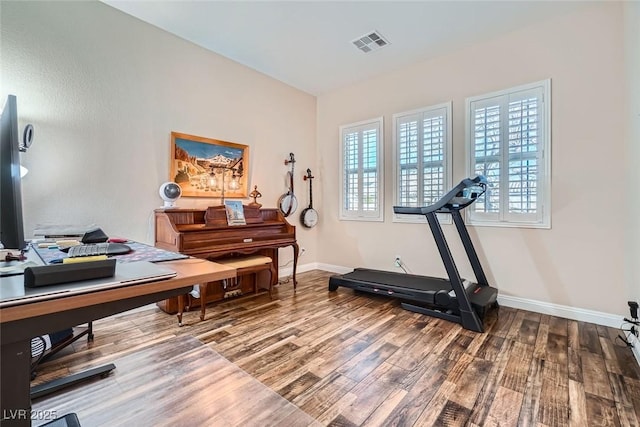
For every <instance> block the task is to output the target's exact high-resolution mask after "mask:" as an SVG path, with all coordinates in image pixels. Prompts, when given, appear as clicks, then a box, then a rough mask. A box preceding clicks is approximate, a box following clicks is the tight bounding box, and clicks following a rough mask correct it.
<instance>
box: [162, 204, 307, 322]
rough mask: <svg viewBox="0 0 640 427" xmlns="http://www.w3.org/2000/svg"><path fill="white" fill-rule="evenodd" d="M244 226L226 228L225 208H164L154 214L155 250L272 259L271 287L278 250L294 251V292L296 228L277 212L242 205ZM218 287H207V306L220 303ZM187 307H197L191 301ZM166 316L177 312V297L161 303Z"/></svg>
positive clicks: (213, 257)
mask: <svg viewBox="0 0 640 427" xmlns="http://www.w3.org/2000/svg"><path fill="white" fill-rule="evenodd" d="M244 216H245V219H246V225H228V222H227V215H226V210H225V207H224V206H222V205H221V206H212V207H209V208H207V209H182V208H166V209H156V210H155V246H156V247H158V248H162V249H166V250H170V251H175V252H180V253H183V254H186V255H190V256H193V257H196V258H203V259H207V260H210V261H215V260H216V259H220V258H229V257H234V256H241V255H247V254H259V255H264V256H268V257H270V258H271V259H272V268H271V271H272V272H275V274H271V275H270V276H271V278H270V280H271V284H272V285H275V284H276V283H277V282H278V274H277V272H278V248H283V247H288V246H291V247H292V248H293V276H292V280H293V286H294V289H295V288H296V285H297V281H296V268H297V265H298V251H299V248H298V243H297V242H296V228H295V226H293V225H291V224H289V223H288V222H287V220H286V219H285V218H284V216H283V215H282V213H281V212H280V211H279V210H278V209H271V208H265V209H260V208H258V207H254V206H249V205H245V206H244ZM223 298H224V292H223V291H222V289H221V288H220V284H219V283H215V282H212V283H209V284H208V287H207V303H209V302H214V301H217V300H222V299H223ZM190 305H194V306H195V305H199V302H198V301H192V304H190ZM158 306H159V307H160V308H161V309H162V310H164V311H166V312H167V313H176V312H177V311H178V301H177V297H176V298H172V299H168V300H164V301H160V302H158Z"/></svg>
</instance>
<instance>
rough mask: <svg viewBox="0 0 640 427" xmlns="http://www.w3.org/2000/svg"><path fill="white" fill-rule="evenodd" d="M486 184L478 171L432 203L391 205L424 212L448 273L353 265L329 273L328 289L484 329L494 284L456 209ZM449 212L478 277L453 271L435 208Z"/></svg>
mask: <svg viewBox="0 0 640 427" xmlns="http://www.w3.org/2000/svg"><path fill="white" fill-rule="evenodd" d="M486 189H487V181H486V179H485V178H484V177H483V176H480V175H479V176H476V177H475V178H465V179H463V180H462V181H460V183H459V184H458V185H456V186H455V187H454V188H453V189H452V190H451V191H449V192H448V193H447V194H445V195H444V196H443V197H442V198H441V199H440V200H439V201H437V202H436V203H434V204H432V205H430V206H426V207H417V208H413V207H403V206H394V207H393V211H394V212H395V213H396V214H409V215H424V216H425V217H426V218H427V221H428V223H429V227H430V228H431V232H432V233H433V238H434V239H435V241H436V245H437V246H438V251H439V252H440V256H441V257H442V262H443V263H444V266H445V269H446V271H447V275H448V276H449V278H448V279H442V278H438V277H429V276H419V275H414V274H405V273H396V272H391V271H382V270H371V269H367V268H356V269H355V270H354V271H352V272H351V273H347V274H342V275H334V276H331V277H330V278H329V291H336V290H337V289H338V287H339V286H343V287H346V288H351V289H355V290H357V291H363V292H367V293H372V294H376V295H384V296H388V297H392V298H398V299H400V300H401V305H402V308H404V309H406V310H410V311H413V312H416V313H422V314H426V315H429V316H434V317H437V318H440V319H445V320H448V321H451V322H456V323H459V324H461V325H462V327H463V328H465V329H469V330H471V331H475V332H484V328H483V324H482V321H483V319H484V315H485V314H486V312H487V311H488V310H489V309H491V308H494V307H495V308H497V307H498V302H497V300H496V299H497V297H498V290H497V289H496V288H493V287H491V286H489V284H488V283H487V277H486V276H485V274H484V270H483V269H482V265H480V260H479V259H478V255H477V253H476V251H475V248H474V247H473V243H472V242H471V238H470V237H469V232H468V231H467V228H466V226H465V224H464V220H463V219H462V215H461V214H460V211H461V210H462V209H464V208H466V207H467V206H469V205H471V204H472V203H473V202H475V201H476V200H477V199H478V198H479V197H480V196H482V195H483V194H484V193H485V191H486ZM438 213H446V214H450V215H451V217H452V218H453V222H454V224H455V225H456V229H457V230H458V234H459V235H460V239H461V240H462V244H463V246H464V249H465V251H466V253H467V257H468V258H469V262H470V263H471V267H472V268H473V273H474V274H475V276H476V281H477V282H475V283H474V282H471V281H468V280H464V279H462V278H461V277H460V273H458V268H457V267H456V264H455V262H454V261H453V257H452V255H451V251H450V250H449V246H448V245H447V241H446V239H445V237H444V233H443V232H442V228H441V227H440V222H439V221H438V217H437V215H436V214H438Z"/></svg>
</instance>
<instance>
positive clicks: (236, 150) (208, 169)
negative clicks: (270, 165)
mask: <svg viewBox="0 0 640 427" xmlns="http://www.w3.org/2000/svg"><path fill="white" fill-rule="evenodd" d="M248 172H249V146H248V145H242V144H237V143H235V142H228V141H220V140H218V139H211V138H204V137H201V136H193V135H187V134H184V133H177V132H171V174H170V177H169V179H170V180H171V181H174V182H175V183H177V184H178V185H179V186H180V188H181V189H182V195H183V196H186V197H225V198H226V197H229V198H238V197H240V198H241V197H248V189H247V187H248V182H249V177H248V175H249V174H248Z"/></svg>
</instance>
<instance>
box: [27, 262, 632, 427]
mask: <svg viewBox="0 0 640 427" xmlns="http://www.w3.org/2000/svg"><path fill="white" fill-rule="evenodd" d="M329 276H330V273H327V272H322V271H313V272H308V273H303V274H300V275H299V277H298V279H299V283H298V291H297V292H296V293H295V294H294V293H293V291H292V286H291V284H290V283H289V284H283V285H280V286H277V287H276V288H274V292H273V295H274V298H273V300H270V299H269V296H268V295H267V294H261V295H258V296H249V297H243V298H240V299H235V300H232V301H228V302H224V303H222V304H218V305H211V306H209V307H208V308H207V318H206V320H205V321H204V322H201V321H200V319H199V312H196V311H193V312H188V313H186V314H185V316H184V322H185V326H183V327H182V328H179V327H178V326H177V320H176V317H175V316H171V315H167V314H165V313H163V312H161V311H160V310H159V309H157V308H150V309H145V310H137V311H134V312H128V313H123V314H121V315H117V316H113V317H110V318H108V319H103V320H100V321H97V322H95V323H94V331H95V341H94V342H93V343H89V344H88V343H87V342H86V341H84V340H80V341H79V342H76V343H75V344H74V347H75V348H74V350H75V352H67V354H63V355H62V356H61V357H59V358H57V359H55V360H51V361H49V362H47V363H46V364H44V365H43V366H41V367H40V369H39V371H38V372H39V375H38V377H37V378H36V380H35V381H34V383H33V384H36V383H38V382H42V381H44V380H48V379H52V378H55V377H59V376H63V375H65V374H67V373H73V372H77V371H79V370H82V369H86V368H88V367H92V366H96V365H99V364H101V363H105V362H110V361H112V360H114V359H117V358H119V357H124V356H127V355H133V354H136V352H139V351H145V349H148V348H149V347H150V346H154V345H157V344H158V343H162V342H166V341H167V340H168V339H170V338H171V337H174V336H185V335H186V336H192V337H195V338H197V339H198V340H200V341H201V342H202V343H204V344H205V345H207V346H209V347H210V348H211V349H213V350H215V352H217V353H219V354H220V355H222V356H224V357H225V358H226V359H228V360H229V361H231V362H233V363H234V364H236V365H237V366H238V367H240V368H241V369H243V370H244V371H246V372H247V373H249V374H250V375H251V376H252V377H254V378H256V379H257V380H259V381H260V382H261V383H262V384H264V385H266V386H267V387H269V388H270V389H272V390H273V391H275V392H277V393H278V394H280V395H281V396H282V397H284V398H285V399H287V400H288V401H289V402H291V403H293V404H294V405H296V406H297V407H298V408H300V409H301V410H302V411H304V412H305V413H306V414H308V415H309V416H310V417H312V418H313V419H315V420H316V421H317V423H318V424H319V425H327V426H359V425H362V426H390V425H396V426H436V425H437V426H539V427H543V426H640V367H639V366H638V364H637V363H636V361H635V359H634V358H633V355H632V353H631V351H630V350H629V349H628V348H626V347H625V346H623V345H622V343H621V342H620V341H619V340H616V336H617V334H618V331H617V330H615V329H611V328H606V327H602V326H599V325H593V324H588V323H582V322H576V321H572V320H567V319H562V318H557V317H552V316H547V315H541V314H537V313H532V312H528V311H523V310H515V309H510V308H506V307H501V308H500V310H499V312H498V313H492V314H490V315H489V316H488V318H487V319H485V320H486V330H487V332H486V333H483V334H478V333H474V332H470V331H467V330H464V329H462V328H461V327H460V326H459V325H457V324H454V323H450V322H447V321H444V320H440V319H435V318H431V317H426V316H423V315H420V314H416V313H411V312H408V311H405V310H403V309H402V308H400V307H399V304H398V301H395V300H390V299H384V298H379V297H376V296H368V295H366V296H364V295H360V294H357V293H355V292H354V291H352V290H350V289H345V288H339V289H338V291H337V292H328V291H327V284H328V278H329ZM139 363H141V364H143V365H144V364H145V363H149V362H148V361H145V360H140V362H139ZM152 363H153V366H157V367H158V369H161V368H162V366H163V363H162V361H159V360H154V361H152ZM185 363H190V364H189V366H190V369H193V370H195V371H194V372H190V373H189V374H188V375H186V376H185V378H184V381H183V385H184V386H185V387H186V382H188V381H189V378H199V374H198V370H199V368H198V367H197V366H198V364H197V363H195V364H194V363H192V361H191V360H188V358H187V357H186V356H185ZM201 364H202V365H204V364H206V361H204V360H203V361H202V363H201ZM116 366H117V365H116ZM129 368H130V369H135V366H130V365H127V366H122V367H120V366H117V369H116V371H118V370H124V369H129ZM202 372H203V374H204V375H211V374H205V373H206V372H208V371H207V370H206V367H205V366H202ZM97 381H104V380H97ZM198 384H199V386H202V383H201V382H198ZM79 387H84V386H82V385H81V386H79ZM139 387H141V388H143V389H144V388H145V387H147V385H146V384H144V383H141V384H140V385H139ZM208 387H210V389H211V392H212V395H213V394H215V391H216V387H217V379H216V378H215V377H214V376H212V377H211V379H210V384H209V385H208ZM167 392H170V391H167ZM65 395H67V393H62V394H60V395H58V396H52V397H48V398H44V399H42V402H35V404H34V407H36V405H44V404H46V403H47V402H49V401H50V399H61V398H62V399H63V398H64V396H65ZM161 395H162V394H161V393H160V394H159V396H161ZM109 398H110V399H113V398H116V397H113V396H109ZM237 399H239V400H240V401H246V402H251V403H247V404H248V405H252V407H253V408H256V407H257V408H259V409H260V410H262V411H264V412H265V413H269V412H270V411H272V408H271V407H269V405H267V404H262V403H260V402H254V401H252V396H237ZM162 402H163V401H162V400H158V402H157V403H162ZM166 402H168V403H163V404H162V405H160V406H161V408H156V410H159V411H162V412H164V414H165V416H166V418H167V419H173V420H179V419H180V418H179V414H180V413H181V411H185V410H186V409H185V408H188V407H189V405H192V404H193V405H196V404H198V401H197V400H195V399H194V401H193V402H192V401H191V400H190V399H189V397H188V394H187V395H185V397H184V401H183V402H180V404H178V403H176V402H175V401H173V400H167V401H166ZM87 403H88V402H86V401H85V400H84V399H83V398H75V399H74V400H71V401H69V399H67V402H66V403H65V405H68V406H65V408H72V407H74V405H76V406H77V407H82V405H83V404H87ZM130 403H131V402H130ZM141 404H143V403H141ZM107 419H108V418H107ZM116 419H117V418H116V417H115V415H114V418H113V420H116ZM81 421H82V420H81ZM185 422H186V421H185ZM100 425H121V424H119V423H118V422H116V421H113V422H106V423H105V424H100ZM136 425H144V424H138V423H136ZM148 425H154V424H153V423H150V424H148ZM176 425H202V426H218V425H230V426H231V425H247V424H246V423H242V424H237V423H235V421H234V420H233V419H231V420H225V419H224V418H216V419H214V418H209V419H206V420H200V421H199V422H198V423H196V424H189V423H188V422H186V424H180V423H177V424H176ZM261 425H287V424H286V423H285V424H283V423H271V424H270V423H269V421H268V420H267V421H265V422H263V423H261ZM83 426H84V425H83ZM85 427H86V426H85ZM89 427H90V426H89Z"/></svg>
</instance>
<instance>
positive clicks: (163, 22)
mask: <svg viewBox="0 0 640 427" xmlns="http://www.w3.org/2000/svg"><path fill="white" fill-rule="evenodd" d="M103 2H104V3H106V4H108V5H110V6H113V7H115V8H117V9H120V10H121V11H123V12H125V13H128V14H130V15H132V16H135V17H137V18H138V19H140V20H142V21H145V22H148V23H150V24H153V25H155V26H157V27H159V28H161V29H163V30H166V31H168V32H170V33H173V34H175V35H177V36H179V37H181V38H183V39H186V40H189V41H191V42H193V43H195V44H197V45H200V46H202V47H204V48H206V49H209V50H211V51H213V52H216V53H218V54H220V55H223V56H225V57H227V58H230V59H232V60H234V61H236V62H239V63H241V64H244V65H246V66H248V67H250V68H253V69H255V70H257V71H259V72H261V73H264V74H266V75H268V76H270V77H273V78H275V79H277V80H280V81H282V82H284V83H287V84H289V85H291V86H293V87H295V88H298V89H300V90H303V91H305V92H308V93H310V94H313V95H320V94H322V93H325V92H329V91H331V90H334V89H337V88H340V87H343V86H347V85H350V84H353V83H355V82H357V81H360V80H363V79H367V78H370V77H373V76H375V75H377V74H381V73H385V72H389V71H392V70H394V69H398V68H402V67H406V66H407V65H409V64H412V63H415V62H418V61H423V60H426V59H428V58H431V57H434V56H437V55H441V54H443V53H446V52H447V51H450V50H452V49H459V48H462V47H464V46H465V45H469V44H471V43H475V42H477V41H479V40H483V39H487V38H490V37H493V36H496V35H498V34H502V33H505V32H509V31H512V30H514V29H516V28H518V27H520V26H523V25H528V24H530V23H533V22H535V21H539V20H542V19H546V18H549V17H552V16H554V15H558V14H563V13H566V12H569V11H571V10H574V9H576V8H578V7H584V5H585V4H588V2H579V1H569V2H562V1H524V0H522V1H521V0H515V1H479V0H476V1H452V0H449V1H202V0H200V1H192V0H181V1H167V0H162V1H148V0H145V1H138V0H124V1H122V0H103ZM372 30H377V31H378V32H379V33H381V34H382V35H383V36H384V37H386V39H387V40H388V41H389V42H390V44H389V45H388V46H386V47H385V48H383V49H380V50H377V51H374V52H370V53H363V52H361V51H360V50H358V49H357V48H356V47H355V46H354V45H353V44H352V43H351V42H352V40H354V39H356V38H359V37H360V36H362V35H365V34H367V33H369V32H371V31H372Z"/></svg>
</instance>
